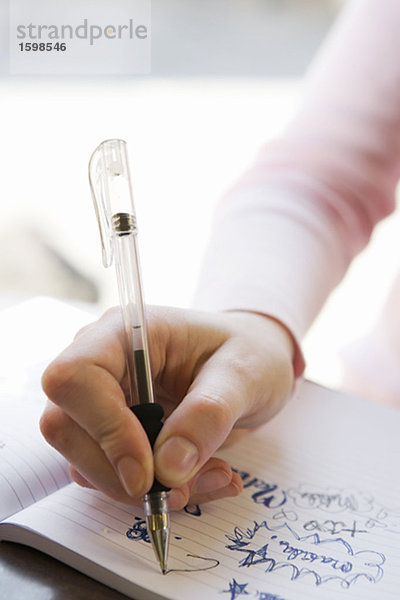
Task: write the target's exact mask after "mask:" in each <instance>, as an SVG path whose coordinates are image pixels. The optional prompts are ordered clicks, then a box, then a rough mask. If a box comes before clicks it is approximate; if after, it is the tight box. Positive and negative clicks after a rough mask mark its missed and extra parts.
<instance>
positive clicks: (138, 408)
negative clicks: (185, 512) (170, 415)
mask: <svg viewBox="0 0 400 600" xmlns="http://www.w3.org/2000/svg"><path fill="white" fill-rule="evenodd" d="M131 411H132V412H133V413H134V414H135V415H136V417H137V418H138V419H139V421H140V423H141V425H142V427H143V429H144V430H145V432H146V433H147V437H148V438H149V442H150V445H151V447H152V448H153V446H154V443H155V441H156V438H157V436H158V434H159V433H160V431H161V428H162V426H163V423H162V420H161V419H162V418H163V416H164V409H163V407H162V406H161V404H158V403H157V402H151V403H146V404H135V405H134V406H131ZM169 489H170V488H168V487H165V485H163V484H162V483H160V482H159V481H157V479H154V483H153V485H152V488H151V490H150V492H149V493H150V494H151V493H153V492H167V491H168V490H169Z"/></svg>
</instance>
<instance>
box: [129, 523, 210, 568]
mask: <svg viewBox="0 0 400 600" xmlns="http://www.w3.org/2000/svg"><path fill="white" fill-rule="evenodd" d="M135 521H136V522H135V523H134V524H133V525H132V527H130V528H129V529H128V530H127V532H126V537H127V538H129V539H130V540H136V541H143V542H146V543H148V544H150V543H151V542H150V537H149V534H148V531H147V527H146V520H145V519H143V518H141V517H135ZM174 539H175V540H181V539H182V538H181V537H180V536H177V535H176V536H174ZM185 558H186V559H187V558H188V559H192V558H193V559H195V560H196V561H197V562H196V563H195V564H194V565H191V564H189V566H188V567H187V568H172V569H168V570H167V572H166V574H168V573H190V572H192V571H193V572H194V571H209V570H210V569H215V568H216V567H218V566H219V564H220V561H219V560H217V559H216V558H208V557H206V556H199V555H198V554H186V555H185ZM199 561H203V563H204V562H207V563H208V564H201V562H200V563H199ZM189 562H190V561H189Z"/></svg>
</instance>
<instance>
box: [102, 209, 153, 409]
mask: <svg viewBox="0 0 400 600" xmlns="http://www.w3.org/2000/svg"><path fill="white" fill-rule="evenodd" d="M112 227H113V230H114V233H115V244H114V253H115V265H116V269H117V280H118V289H119V297H120V303H121V309H122V318H123V320H124V329H125V335H126V338H127V339H126V344H127V349H128V352H127V353H126V356H127V366H128V371H129V380H130V397H131V404H137V403H138V402H141V403H143V402H154V397H153V387H152V383H151V381H152V380H151V372H150V361H149V348H148V343H147V331H146V319H145V312H144V304H143V298H142V294H141V281H140V265H139V257H138V251H137V242H136V219H135V217H134V215H132V214H129V213H117V214H115V215H113V217H112ZM135 382H136V385H135ZM137 395H138V396H139V397H136V396H137Z"/></svg>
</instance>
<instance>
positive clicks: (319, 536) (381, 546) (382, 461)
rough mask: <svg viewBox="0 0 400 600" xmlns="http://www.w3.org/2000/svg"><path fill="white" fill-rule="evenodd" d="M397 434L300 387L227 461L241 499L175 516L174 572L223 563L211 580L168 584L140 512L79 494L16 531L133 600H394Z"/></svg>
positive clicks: (383, 421) (399, 579) (171, 577)
mask: <svg viewBox="0 0 400 600" xmlns="http://www.w3.org/2000/svg"><path fill="white" fill-rule="evenodd" d="M399 426H400V417H399V415H398V414H397V413H396V412H395V411H393V410H391V409H386V408H382V407H376V406H374V405H371V404H369V403H367V402H365V401H362V400H358V399H352V398H349V397H347V396H341V395H339V394H336V393H334V392H330V391H328V390H324V389H323V388H320V387H317V386H314V385H312V384H305V385H304V386H303V388H302V390H300V393H299V395H298V397H297V398H295V399H294V400H293V401H292V402H291V403H290V404H289V405H288V406H287V407H286V409H285V410H284V411H283V412H282V413H281V414H280V415H279V416H278V417H277V418H276V419H275V420H274V421H273V422H272V423H270V424H268V425H267V426H266V427H265V428H263V429H262V430H259V431H258V432H256V433H253V434H252V435H250V436H248V437H247V438H245V439H243V440H241V441H240V442H239V443H238V444H237V445H235V446H233V447H232V448H230V449H227V450H224V451H223V453H222V454H221V455H223V456H225V457H226V458H227V459H228V460H229V462H230V463H231V464H232V465H233V466H234V467H235V468H237V469H238V470H239V472H240V473H241V474H242V477H243V480H244V485H245V489H244V492H243V493H242V494H241V495H240V496H239V497H237V498H234V499H226V500H222V501H218V502H215V503H212V504H208V505H204V506H202V507H200V508H193V509H191V511H190V513H191V514H189V513H188V512H184V511H182V512H180V513H178V514H174V515H173V516H172V540H171V550H170V560H169V567H173V568H200V567H201V566H203V565H204V564H206V562H205V561H204V560H202V559H196V558H190V557H188V556H187V555H188V554H191V555H197V556H200V557H203V559H217V560H219V561H220V564H219V566H217V567H215V568H213V569H211V570H208V571H197V572H191V573H178V572H171V573H169V574H168V575H167V576H162V575H161V574H160V573H159V571H158V567H157V566H156V563H155V559H154V556H153V552H152V549H151V547H150V544H149V542H148V540H146V532H145V528H144V521H143V513H142V512H141V510H140V509H136V508H132V507H126V506H123V505H118V504H117V503H115V502H113V501H111V500H109V499H108V498H106V497H104V496H102V495H101V494H99V493H97V492H94V491H92V490H83V489H80V488H78V487H77V486H75V485H74V484H71V485H69V486H67V487H65V488H63V489H62V490H60V491H59V492H56V493H55V494H53V495H52V496H50V497H47V498H46V499H44V500H42V501H41V502H39V503H37V504H36V505H33V506H32V507H30V508H29V509H28V510H26V511H24V512H22V513H20V514H19V515H16V516H15V517H14V518H12V519H10V520H9V521H14V522H18V523H20V524H21V525H22V526H24V527H26V528H28V529H31V530H37V531H40V532H42V534H43V535H45V536H47V537H48V538H50V539H52V540H55V541H56V542H57V543H59V544H61V545H64V546H66V547H68V548H71V549H72V550H73V551H74V552H76V553H77V554H78V555H79V554H80V555H81V556H82V557H84V559H89V560H91V561H94V562H95V563H97V564H99V565H102V566H103V567H104V569H107V571H105V570H103V571H102V572H99V571H94V570H93V569H92V571H90V565H89V567H88V565H87V564H85V561H84V559H82V560H80V559H79V557H78V559H77V560H75V561H74V560H71V558H70V557H69V558H68V557H67V559H66V558H65V557H64V560H66V562H67V560H68V562H69V563H70V564H73V565H74V566H76V567H78V568H81V569H82V570H84V571H85V572H89V574H92V575H94V576H95V577H96V578H98V579H100V580H102V581H103V582H105V583H108V584H109V585H112V586H113V587H115V588H116V589H119V590H120V591H121V592H123V593H125V594H128V595H131V596H132V597H134V598H137V600H142V599H143V600H147V599H148V598H168V599H171V600H172V599H173V600H187V598H191V599H193V600H197V599H198V600H200V599H201V600H203V599H204V598H207V599H211V600H212V599H215V600H217V599H219V600H221V599H223V598H227V599H228V600H229V599H230V600H235V599H236V598H240V597H241V596H246V598H247V599H248V600H252V599H254V600H256V599H258V600H260V599H261V600H314V599H315V600H317V599H320V600H337V599H339V600H340V599H342V598H343V599H348V600H372V599H373V600H376V598H379V599H383V600H385V599H388V600H390V599H395V598H396V599H397V598H398V588H399V584H400V574H399V573H400V569H399V566H400V543H399V541H400V510H399V508H400V493H399V492H400V475H399V469H398V464H399V460H398V459H399V458H400V456H399V454H400V451H399V450H400V443H399V442H398V431H399ZM2 527H3V526H2V525H0V536H2V535H4V532H3V531H2ZM7 535H8V534H7ZM53 554H55V553H54V552H53ZM55 555H56V556H59V554H55ZM208 564H212V562H210V563H208ZM112 573H115V574H117V576H113V575H112ZM130 582H132V583H130ZM138 586H139V587H138ZM146 590H147V592H146Z"/></svg>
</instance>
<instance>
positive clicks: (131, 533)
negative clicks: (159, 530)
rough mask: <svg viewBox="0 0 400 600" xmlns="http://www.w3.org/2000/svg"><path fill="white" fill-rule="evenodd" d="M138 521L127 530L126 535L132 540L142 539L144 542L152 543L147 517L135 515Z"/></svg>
mask: <svg viewBox="0 0 400 600" xmlns="http://www.w3.org/2000/svg"><path fill="white" fill-rule="evenodd" d="M135 519H136V523H134V524H133V526H132V527H131V528H130V529H128V531H127V532H126V537H128V538H129V539H130V540H142V541H143V542H147V543H148V544H150V543H151V542H150V538H149V534H148V532H147V527H146V521H145V519H141V518H140V517H135Z"/></svg>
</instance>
